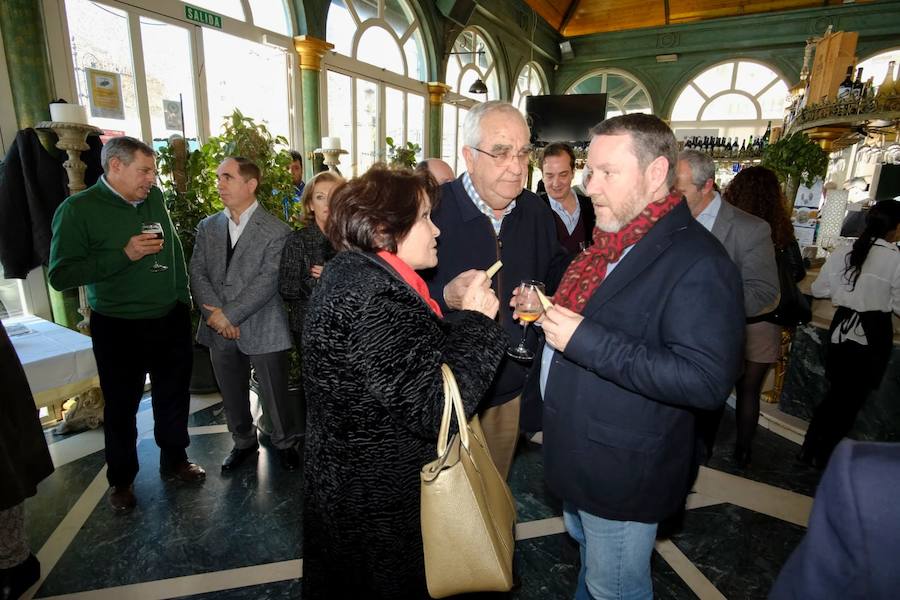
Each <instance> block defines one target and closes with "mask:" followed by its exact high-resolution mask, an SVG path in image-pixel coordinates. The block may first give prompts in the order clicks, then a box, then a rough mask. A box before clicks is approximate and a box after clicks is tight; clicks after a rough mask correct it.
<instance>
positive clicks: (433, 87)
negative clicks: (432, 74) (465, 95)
mask: <svg viewBox="0 0 900 600" xmlns="http://www.w3.org/2000/svg"><path fill="white" fill-rule="evenodd" d="M449 91H450V86H449V85H447V84H446V83H439V82H437V81H429V82H428V103H429V104H431V105H432V106H437V105H440V104H443V103H444V96H445V95H446V94H447V92H449Z"/></svg>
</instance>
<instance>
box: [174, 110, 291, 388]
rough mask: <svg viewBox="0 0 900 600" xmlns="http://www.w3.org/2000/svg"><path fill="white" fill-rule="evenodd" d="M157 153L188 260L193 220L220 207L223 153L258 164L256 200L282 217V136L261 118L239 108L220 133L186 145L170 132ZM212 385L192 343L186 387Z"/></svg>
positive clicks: (285, 171)
mask: <svg viewBox="0 0 900 600" xmlns="http://www.w3.org/2000/svg"><path fill="white" fill-rule="evenodd" d="M157 154H158V156H157V168H158V169H159V172H160V174H161V175H162V176H163V177H162V179H161V183H160V185H161V188H162V192H163V196H164V197H165V199H166V205H167V207H168V209H169V214H170V216H171V218H172V223H173V224H174V226H175V231H176V232H177V233H178V237H179V238H180V240H181V244H182V246H183V247H184V257H185V260H186V261H187V262H188V263H190V260H191V255H192V254H193V250H194V238H195V235H196V231H197V225H198V224H199V223H200V221H201V220H203V219H204V218H205V217H207V216H209V215H212V214H214V213H216V212H218V211H220V210H222V208H223V206H222V202H221V201H220V199H219V193H218V190H217V189H216V168H217V167H218V166H219V164H220V163H221V162H222V161H223V160H224V159H225V158H226V157H228V156H243V157H245V158H248V159H250V160H252V161H253V162H255V163H256V164H257V165H258V166H259V168H260V170H261V171H262V181H260V185H259V187H258V192H257V198H258V199H259V203H260V205H262V207H263V208H265V209H266V210H268V211H269V212H271V213H272V214H274V215H276V216H278V217H279V218H281V219H283V220H284V219H285V208H284V207H285V206H286V201H288V202H289V201H290V200H291V199H292V198H293V189H294V188H293V183H292V181H291V175H290V169H289V167H290V163H291V158H290V154H289V153H288V146H287V140H286V139H285V138H284V137H282V136H275V135H272V133H271V132H269V130H268V128H267V127H266V126H265V124H264V123H257V122H256V121H255V120H254V119H252V118H251V117H247V116H244V115H243V114H242V113H241V112H240V111H239V110H235V111H234V112H233V113H232V114H231V115H230V116H229V117H228V118H227V119H226V120H225V122H224V124H223V128H222V134H221V135H218V136H215V137H211V138H210V139H209V140H207V141H206V142H205V143H204V144H202V145H201V146H200V147H199V148H198V149H196V150H193V151H190V150H189V149H188V146H187V141H186V140H185V139H184V138H181V137H178V136H173V137H172V138H169V140H168V143H167V144H166V145H165V146H163V147H162V148H160V149H159V151H158V153H157ZM192 322H193V327H194V331H196V328H197V326H198V324H199V322H200V312H199V310H198V309H197V308H196V307H195V309H194V312H193V314H192ZM293 362H296V361H293ZM294 371H295V372H294V373H292V376H293V380H294V381H295V382H298V381H299V368H295V369H294ZM216 389H217V386H216V383H215V377H214V376H213V373H212V367H211V365H210V364H209V353H208V351H207V350H206V348H205V347H203V346H199V345H198V346H196V347H195V349H194V372H193V374H192V378H191V391H192V392H194V393H211V392H214V391H216Z"/></svg>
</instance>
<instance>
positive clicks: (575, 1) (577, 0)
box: [559, 0, 581, 35]
mask: <svg viewBox="0 0 900 600" xmlns="http://www.w3.org/2000/svg"><path fill="white" fill-rule="evenodd" d="M579 4H581V0H572V2H571V3H570V4H569V8H567V9H566V14H564V15H563V19H562V23H560V24H559V32H560V33H561V34H563V35H566V34H565V31H566V27H568V26H569V21H571V20H572V17H573V16H574V15H575V11H576V10H578V5H579Z"/></svg>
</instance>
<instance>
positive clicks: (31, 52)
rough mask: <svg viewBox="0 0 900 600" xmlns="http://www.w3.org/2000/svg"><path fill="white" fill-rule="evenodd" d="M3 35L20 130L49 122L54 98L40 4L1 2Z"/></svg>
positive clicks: (26, 0)
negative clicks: (50, 108)
mask: <svg viewBox="0 0 900 600" xmlns="http://www.w3.org/2000/svg"><path fill="white" fill-rule="evenodd" d="M0 32H2V33H3V46H4V50H5V52H6V66H7V69H9V82H10V86H11V87H12V95H13V108H14V109H15V112H16V122H17V123H18V125H19V128H20V129H24V128H26V127H32V126H34V124H35V123H39V122H40V121H47V120H49V119H50V113H49V108H48V104H49V103H50V101H51V100H53V97H52V91H51V83H50V82H51V78H50V64H49V63H48V62H47V50H46V43H45V39H44V26H43V21H42V19H41V6H40V2H35V1H34V0H3V2H0Z"/></svg>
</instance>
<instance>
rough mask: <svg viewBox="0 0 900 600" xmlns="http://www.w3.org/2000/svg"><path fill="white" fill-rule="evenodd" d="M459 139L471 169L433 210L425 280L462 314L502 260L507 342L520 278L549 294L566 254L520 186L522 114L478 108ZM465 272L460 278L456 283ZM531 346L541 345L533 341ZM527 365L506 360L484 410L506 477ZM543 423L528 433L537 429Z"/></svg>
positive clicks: (499, 105)
mask: <svg viewBox="0 0 900 600" xmlns="http://www.w3.org/2000/svg"><path fill="white" fill-rule="evenodd" d="M462 135H463V143H464V145H463V158H464V159H465V162H466V172H465V173H463V174H462V175H461V176H460V177H458V178H457V179H456V180H454V181H451V182H449V183H445V184H444V185H443V186H441V201H440V203H439V204H438V205H437V206H436V208H435V209H434V210H433V211H432V213H431V218H432V221H434V224H435V225H436V226H437V227H438V228H439V229H440V230H441V236H440V237H439V238H438V265H437V267H435V268H434V269H432V270H430V271H429V272H428V273H425V274H424V277H425V280H426V281H427V282H428V287H429V291H430V293H431V296H432V297H433V298H436V299H437V300H438V302H440V303H441V306H442V308H443V309H444V310H445V313H446V311H451V310H459V309H460V306H461V299H462V295H463V292H464V291H465V289H466V286H467V285H468V284H469V283H470V282H471V280H472V279H473V278H479V277H485V276H486V274H485V272H484V271H485V269H488V268H489V267H490V266H491V265H493V264H494V263H495V262H496V261H498V260H502V261H503V267H502V268H501V269H500V270H499V271H498V272H497V273H496V274H495V275H494V278H493V281H492V282H491V286H492V288H493V289H494V291H495V292H496V293H497V297H498V298H499V299H500V315H499V318H500V324H501V325H503V327H504V329H506V331H507V332H508V333H509V335H510V339H519V337H520V336H521V334H522V329H521V326H520V325H519V324H518V323H517V322H516V321H514V320H513V317H512V315H513V309H512V307H510V305H509V301H510V299H511V298H512V294H513V291H514V290H515V289H516V287H517V286H518V285H519V283H521V282H522V281H526V280H538V281H542V282H544V284H545V286H546V292H547V294H548V295H549V294H552V293H553V292H554V291H555V290H556V285H557V284H558V283H559V279H560V277H561V276H562V273H563V271H564V270H565V268H566V266H567V265H568V262H569V256H568V254H567V253H566V251H565V250H564V249H563V247H562V246H561V245H560V244H559V242H558V241H557V239H556V229H555V227H554V225H553V215H552V214H551V212H550V208H549V207H548V206H547V205H546V204H545V203H544V202H543V201H541V199H540V198H538V197H537V195H535V194H534V193H532V192H530V191H528V190H526V189H523V188H524V184H525V177H526V175H527V173H528V163H529V161H530V160H531V144H530V137H531V136H530V132H529V130H528V125H527V124H526V123H525V118H524V117H523V116H522V113H520V112H519V110H518V109H517V108H516V107H514V106H513V105H511V104H508V103H506V102H500V101H490V102H484V103H481V104H478V105H476V106H475V107H474V108H473V109H471V110H470V111H469V113H468V115H467V116H466V119H465V122H464V123H463V133H462ZM460 274H463V277H459V278H458V279H455V278H456V277H457V276H458V275H460ZM451 318H452V317H451ZM529 335H530V336H532V335H533V334H529ZM528 342H529V344H530V345H531V346H532V348H534V347H535V346H536V340H535V338H533V337H531V338H530V339H529V340H528ZM529 368H530V365H529V364H527V363H523V362H518V361H516V360H513V359H512V358H509V357H507V358H506V359H504V361H503V363H502V364H501V366H500V371H499V372H498V374H497V376H496V378H495V379H494V384H493V386H492V387H491V389H490V390H489V391H488V394H487V396H486V397H485V398H484V399H483V401H482V404H481V407H480V416H481V425H482V428H483V429H484V434H485V437H486V438H487V439H486V441H487V445H488V448H489V449H490V452H491V457H492V458H493V459H494V462H495V464H496V465H497V469H498V470H499V471H500V473H501V474H502V475H503V476H504V477H505V476H506V475H507V474H508V473H509V468H510V466H511V464H512V458H513V454H514V452H515V448H516V441H517V439H518V436H519V417H520V408H521V394H522V388H523V386H524V383H525V378H526V376H527V374H528V371H529ZM538 411H539V408H538V410H537V411H535V413H537V412H538ZM539 419H540V417H539V416H538V417H537V418H534V419H532V420H531V422H530V423H527V424H526V426H525V427H524V428H525V429H527V430H529V431H537V430H539V429H540V425H539Z"/></svg>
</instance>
